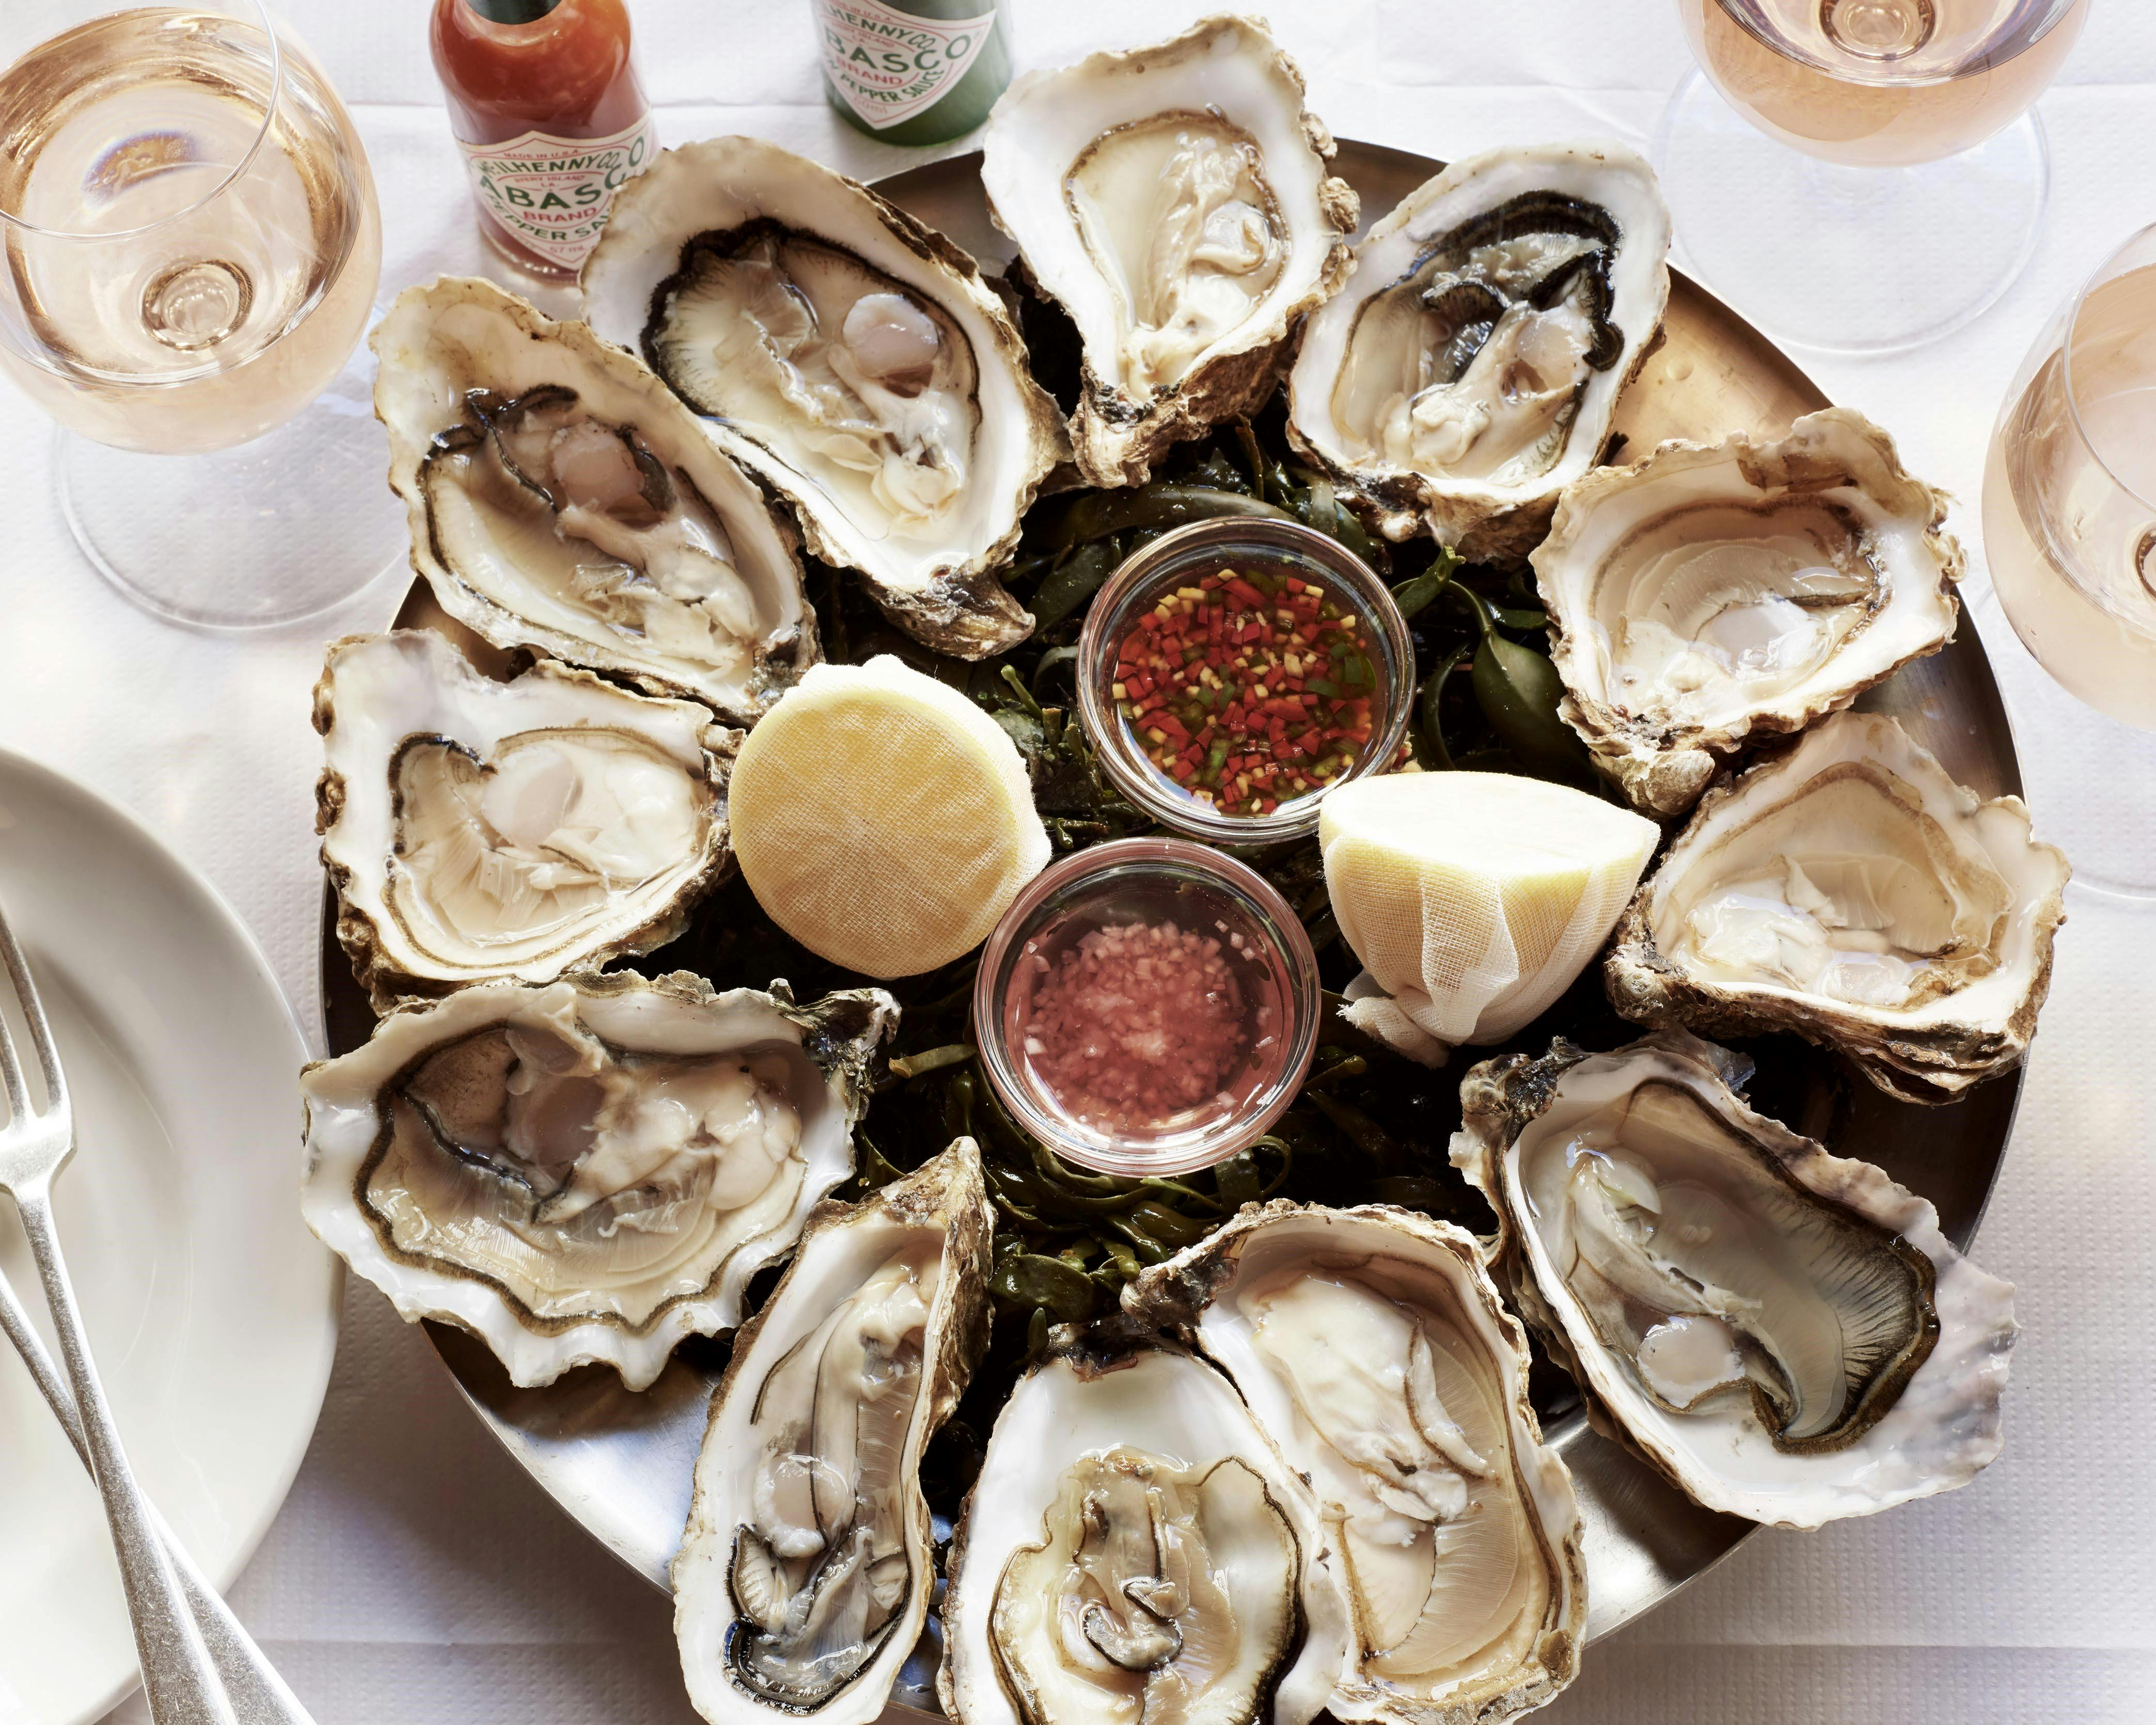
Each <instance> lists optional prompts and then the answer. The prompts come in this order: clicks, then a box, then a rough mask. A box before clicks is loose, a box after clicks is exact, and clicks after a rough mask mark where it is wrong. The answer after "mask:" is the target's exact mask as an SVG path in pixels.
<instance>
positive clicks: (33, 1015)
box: [0, 908, 68, 1121]
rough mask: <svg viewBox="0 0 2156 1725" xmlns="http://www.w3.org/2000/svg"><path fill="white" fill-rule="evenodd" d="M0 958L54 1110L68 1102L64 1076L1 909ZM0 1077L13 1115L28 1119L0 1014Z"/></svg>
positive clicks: (18, 1066)
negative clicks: (26, 1024)
mask: <svg viewBox="0 0 2156 1725" xmlns="http://www.w3.org/2000/svg"><path fill="white" fill-rule="evenodd" d="M0 960H4V961H5V963H7V966H8V975H9V976H10V977H11V978H13V980H14V983H15V998H16V999H18V1000H19V1001H20V1002H21V1003H22V1006H23V1018H24V1019H25V1020H26V1021H27V1022H28V1024H29V1026H30V1040H31V1041H32V1042H33V1043H34V1044H35V1045H36V1046H37V1050H38V1065H39V1066H40V1067H41V1068H43V1069H44V1075H45V1096H46V1098H47V1101H48V1102H49V1106H50V1108H51V1110H52V1111H54V1112H55V1113H57V1112H58V1111H60V1110H62V1109H64V1108H65V1107H66V1106H67V1105H68V1094H67V1079H66V1077H65V1076H64V1074H63V1073H62V1072H61V1070H60V1057H59V1050H57V1049H56V1048H54V1046H53V1031H52V1026H51V1025H49V1024H47V1023H46V1022H45V1009H44V1004H43V1003H41V1002H40V1001H39V1000H38V985H37V984H36V983H34V982H33V981H32V980H31V979H30V962H29V960H28V959H27V958H25V957H23V948H22V946H21V944H20V943H19V942H18V941H17V940H16V938H15V931H14V930H13V929H12V928H10V927H8V913H7V911H6V910H5V909H4V908H0ZM0 1077H4V1078H5V1079H6V1081H7V1086H8V1106H9V1108H11V1109H12V1110H13V1117H14V1118H15V1119H16V1120H18V1121H23V1120H28V1118H29V1117H30V1096H29V1089H28V1086H26V1085H25V1084H24V1083H23V1063H22V1060H21V1058H20V1057H19V1056H18V1055H17V1053H16V1050H15V1039H14V1037H13V1034H11V1033H10V1032H9V1030H8V1020H7V1019H6V1017H5V1016H4V1015H0Z"/></svg>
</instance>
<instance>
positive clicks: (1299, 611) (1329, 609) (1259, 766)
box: [1116, 567, 1372, 816]
mask: <svg viewBox="0 0 2156 1725" xmlns="http://www.w3.org/2000/svg"><path fill="white" fill-rule="evenodd" d="M1358 634H1359V625H1358V619H1356V618H1355V616H1354V615H1353V614H1351V613H1350V612H1348V611H1347V610H1346V609H1345V608H1343V607H1342V605H1341V604H1340V603H1338V602H1337V600H1336V599H1334V598H1332V597H1331V596H1330V594H1329V593H1327V590H1326V589H1325V588H1324V587H1323V586H1322V584H1321V583H1316V582H1307V581H1305V580H1303V579H1302V578H1301V577H1299V576H1295V575H1290V574H1285V573H1280V574H1275V573H1270V572H1267V571H1266V570H1265V568H1263V567H1258V568H1254V569H1234V568H1223V569H1219V570H1215V571H1213V572H1209V573H1208V574H1205V575H1203V576H1201V577H1199V578H1198V580H1197V581H1196V582H1194V583H1190V584H1188V585H1186V586H1183V587H1181V588H1177V589H1175V590H1174V591H1173V592H1172V593H1168V594H1166V595H1164V596H1163V598H1161V599H1160V600H1159V601H1158V603H1156V604H1155V605H1154V607H1153V608H1152V609H1151V610H1149V611H1147V612H1146V613H1145V614H1143V615H1142V616H1141V617H1140V618H1139V619H1138V620H1137V623H1136V624H1133V625H1132V627H1131V629H1129V631H1128V632H1127V634H1125V635H1124V637H1123V639H1122V640H1121V641H1120V642H1118V643H1117V644H1116V681H1117V682H1118V683H1119V684H1121V685H1122V696H1120V697H1119V699H1118V706H1119V708H1120V710H1121V711H1122V715H1123V716H1124V717H1125V719H1127V720H1130V721H1141V720H1142V721H1143V722H1142V726H1140V727H1139V730H1138V740H1139V742H1140V745H1141V746H1142V747H1143V748H1144V750H1145V752H1146V755H1147V758H1148V759H1150V760H1151V761H1152V763H1153V765H1154V766H1156V767H1158V768H1159V769H1160V770H1161V771H1162V772H1163V773H1167V774H1168V775H1169V776H1170V777H1171V778H1174V779H1175V780H1176V781H1177V782H1178V783H1181V784H1182V785H1183V787H1184V788H1187V789H1188V791H1189V792H1190V793H1191V794H1192V795H1193V796H1195V797H1197V798H1200V799H1202V800H1203V801H1205V802H1208V803H1213V804H1214V806H1215V807H1217V808H1218V809H1219V810H1220V811H1221V812H1222V813H1223V814H1238V815H1245V816H1249V815H1259V814H1270V812H1271V811H1272V810H1273V809H1276V808H1277V807H1278V806H1279V803H1280V802H1281V801H1282V800H1285V799H1286V798H1293V797H1299V796H1302V795H1305V794H1306V793H1308V792H1310V791H1312V790H1313V789H1315V788H1317V786H1318V785H1319V784H1321V783H1324V782H1325V781H1327V780H1328V779H1331V778H1335V777H1337V776H1338V775H1339V774H1340V773H1343V772H1345V771H1346V770H1347V768H1349V767H1351V766H1353V763H1354V762H1355V761H1356V760H1357V759H1358V757H1360V755H1361V753H1362V751H1363V748H1364V747H1367V746H1368V742H1369V741H1370V734H1371V719H1370V696H1371V692H1372V691H1371V690H1370V674H1371V660H1370V657H1369V656H1368V655H1367V654H1366V653H1365V652H1364V650H1363V647H1362V644H1361V643H1360V641H1359V639H1358ZM1290 727H1292V730H1291V728H1290Z"/></svg>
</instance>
